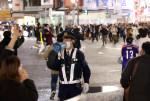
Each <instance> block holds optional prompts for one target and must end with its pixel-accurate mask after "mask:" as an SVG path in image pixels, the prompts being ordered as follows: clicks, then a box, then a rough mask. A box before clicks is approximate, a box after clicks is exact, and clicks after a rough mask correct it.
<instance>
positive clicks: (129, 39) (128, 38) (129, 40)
mask: <svg viewBox="0 0 150 101" xmlns="http://www.w3.org/2000/svg"><path fill="white" fill-rule="evenodd" d="M126 42H127V43H128V44H131V43H132V42H133V38H132V37H131V36H130V37H127V39H126Z"/></svg>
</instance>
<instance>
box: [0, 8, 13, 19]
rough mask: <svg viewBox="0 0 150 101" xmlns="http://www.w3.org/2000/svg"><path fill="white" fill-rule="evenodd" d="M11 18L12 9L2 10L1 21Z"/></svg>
mask: <svg viewBox="0 0 150 101" xmlns="http://www.w3.org/2000/svg"><path fill="white" fill-rule="evenodd" d="M10 18H11V11H10V10H0V20H1V21H9V20H10Z"/></svg>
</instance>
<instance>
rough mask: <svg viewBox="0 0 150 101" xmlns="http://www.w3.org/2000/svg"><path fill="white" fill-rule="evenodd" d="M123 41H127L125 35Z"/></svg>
mask: <svg viewBox="0 0 150 101" xmlns="http://www.w3.org/2000/svg"><path fill="white" fill-rule="evenodd" d="M123 41H124V43H125V42H126V36H124V35H123Z"/></svg>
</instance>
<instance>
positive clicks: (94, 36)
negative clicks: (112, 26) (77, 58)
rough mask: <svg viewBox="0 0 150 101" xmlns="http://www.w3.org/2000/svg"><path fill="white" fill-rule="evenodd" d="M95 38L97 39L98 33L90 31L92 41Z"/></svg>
mask: <svg viewBox="0 0 150 101" xmlns="http://www.w3.org/2000/svg"><path fill="white" fill-rule="evenodd" d="M95 38H96V40H97V41H98V33H92V42H93V41H94V39H95Z"/></svg>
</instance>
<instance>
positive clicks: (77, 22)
mask: <svg viewBox="0 0 150 101" xmlns="http://www.w3.org/2000/svg"><path fill="white" fill-rule="evenodd" d="M77 12H78V14H77V25H79V0H77Z"/></svg>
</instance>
